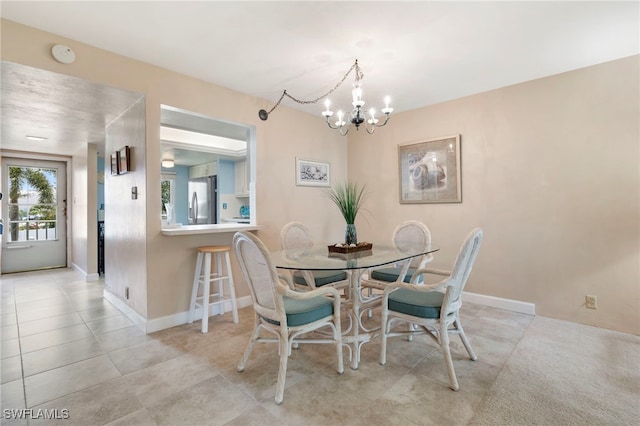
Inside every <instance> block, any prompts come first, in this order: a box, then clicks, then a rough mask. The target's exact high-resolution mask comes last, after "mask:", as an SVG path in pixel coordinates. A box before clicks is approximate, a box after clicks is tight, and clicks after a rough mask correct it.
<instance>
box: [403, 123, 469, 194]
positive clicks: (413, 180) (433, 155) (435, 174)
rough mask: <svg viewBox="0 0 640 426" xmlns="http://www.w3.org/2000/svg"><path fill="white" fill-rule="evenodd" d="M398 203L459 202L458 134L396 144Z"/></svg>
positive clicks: (460, 186)
mask: <svg viewBox="0 0 640 426" xmlns="http://www.w3.org/2000/svg"><path fill="white" fill-rule="evenodd" d="M398 165H399V167H398V170H399V173H400V203H401V204H416V203H460V202H462V182H461V180H460V135H454V136H446V137H442V138H437V139H430V140H426V141H423V142H411V143H406V144H401V145H398Z"/></svg>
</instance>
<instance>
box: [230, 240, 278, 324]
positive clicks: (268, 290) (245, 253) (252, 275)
mask: <svg viewBox="0 0 640 426" xmlns="http://www.w3.org/2000/svg"><path fill="white" fill-rule="evenodd" d="M233 250H234V252H235V255H236V257H237V259H238V262H239V263H240V268H241V269H242V274H243V275H244V279H245V281H246V282H247V286H248V287H249V292H250V293H251V298H252V299H253V304H254V307H255V308H256V310H261V311H262V312H259V313H260V314H261V315H265V314H266V316H267V317H269V318H273V317H274V316H275V309H276V303H277V302H276V299H277V297H276V293H275V291H276V290H275V286H274V283H277V282H278V281H279V278H278V273H277V272H276V268H275V267H274V265H273V263H272V262H271V257H270V255H269V250H268V249H267V247H265V245H264V243H263V242H262V241H260V240H259V239H258V238H257V237H256V236H254V235H253V234H251V233H248V232H246V233H245V232H237V233H236V234H235V235H234V236H233ZM266 311H274V312H272V313H271V314H269V313H268V312H266Z"/></svg>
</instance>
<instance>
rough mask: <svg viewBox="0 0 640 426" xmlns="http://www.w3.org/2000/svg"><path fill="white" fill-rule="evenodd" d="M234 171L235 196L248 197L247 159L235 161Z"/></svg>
mask: <svg viewBox="0 0 640 426" xmlns="http://www.w3.org/2000/svg"><path fill="white" fill-rule="evenodd" d="M234 172H235V193H236V197H248V196H249V177H248V173H247V172H248V170H247V160H240V161H236V162H235V165H234Z"/></svg>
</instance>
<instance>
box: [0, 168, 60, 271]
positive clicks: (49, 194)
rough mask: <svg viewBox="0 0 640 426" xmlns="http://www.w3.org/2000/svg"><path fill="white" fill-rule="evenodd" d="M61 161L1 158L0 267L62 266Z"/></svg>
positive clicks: (14, 268) (1, 268)
mask: <svg viewBox="0 0 640 426" xmlns="http://www.w3.org/2000/svg"><path fill="white" fill-rule="evenodd" d="M66 169H67V165H66V163H65V162H59V161H48V160H33V159H25V158H10V157H3V158H2V193H3V194H4V196H3V197H2V221H3V224H4V232H3V235H2V262H1V263H0V265H1V266H0V272H1V273H3V274H6V273H12V272H24V271H35V270H40V269H50V268H64V267H66V266H67V229H66V222H67V205H66V204H67V185H66V182H67V170H66Z"/></svg>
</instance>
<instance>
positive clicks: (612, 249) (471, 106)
mask: <svg viewBox="0 0 640 426" xmlns="http://www.w3.org/2000/svg"><path fill="white" fill-rule="evenodd" d="M639 75H640V73H639V57H638V56H634V57H630V58H626V59H622V60H618V61H614V62H609V63H605V64H601V65H597V66H593V67H589V68H584V69H580V70H577V71H573V72H568V73H564V74H560V75H556V76H552V77H548V78H544V79H540V80H535V81H531V82H528V83H524V84H518V85H515V86H511V87H506V88H503V89H499V90H494V91H491V92H487V93H483V94H479V95H476V96H470V97H466V98H462V99H458V100H454V101H451V102H446V103H442V104H439V105H434V106H431V107H427V108H422V109H419V110H414V111H410V112H406V113H403V114H397V115H396V116H395V117H393V118H392V120H391V121H390V122H389V124H388V126H387V127H385V128H382V129H378V131H376V133H375V134H374V135H373V136H369V135H366V134H364V133H360V134H355V135H353V136H351V134H350V138H349V156H348V158H349V175H350V177H351V178H353V179H354V180H356V181H358V182H366V183H367V185H368V187H369V189H370V191H371V194H372V196H371V199H370V200H369V203H368V204H367V207H368V209H369V210H370V214H368V215H365V216H363V217H362V218H360V220H358V223H357V225H358V236H359V237H360V238H364V239H367V238H371V236H372V235H375V234H378V233H381V232H382V233H384V234H386V235H389V236H390V235H391V232H392V230H393V228H394V226H395V225H396V224H397V223H399V222H401V221H402V220H406V219H419V220H422V221H424V222H425V223H426V224H427V225H428V226H429V228H430V230H431V232H432V234H433V241H434V244H436V245H438V246H440V247H441V250H440V252H439V253H438V255H437V256H436V259H437V260H436V264H437V265H439V266H445V267H446V266H447V265H450V264H451V262H452V261H453V258H454V256H455V254H456V253H457V249H458V247H459V245H460V243H461V242H462V240H463V239H464V237H465V235H466V233H467V232H469V231H470V230H471V229H472V228H473V227H475V226H480V227H482V228H483V229H484V231H485V237H484V242H483V247H482V249H481V251H480V255H479V257H478V261H477V264H476V267H475V269H474V272H473V274H472V276H471V279H470V282H469V284H468V287H467V289H466V290H467V291H470V292H474V293H481V294H485V295H491V296H497V297H502V298H508V299H515V300H520V301H526V302H531V303H535V304H536V313H537V314H540V315H544V316H548V317H553V318H559V319H564V320H569V321H575V322H579V323H583V324H590V325H595V326H599V327H604V328H610V329H615V330H620V331H626V332H632V333H635V334H639V333H640V261H639V259H640V255H639V248H640V240H639V236H640V228H639V222H640V211H639V207H640V176H639V173H638V164H639V158H640V150H639V144H640V143H639V140H640V136H639V133H638V132H639V117H640V111H639V93H640V91H639V84H638V80H639V79H638V76H639ZM452 134H460V135H461V140H462V142H461V151H462V203H460V204H418V205H406V204H402V205H401V204H399V202H398V164H397V162H398V160H397V158H398V156H397V146H398V144H400V143H406V142H413V141H422V140H427V139H432V138H436V137H440V136H448V135H452ZM372 147H375V149H372ZM587 294H590V295H596V296H597V297H598V309H597V310H588V309H586V308H585V295H587Z"/></svg>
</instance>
